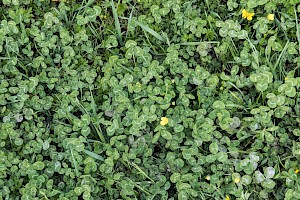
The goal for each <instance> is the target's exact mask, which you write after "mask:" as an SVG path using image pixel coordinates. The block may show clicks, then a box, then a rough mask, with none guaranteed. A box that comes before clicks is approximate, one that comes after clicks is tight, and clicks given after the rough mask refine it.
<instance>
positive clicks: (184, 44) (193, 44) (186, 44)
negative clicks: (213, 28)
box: [179, 41, 220, 46]
mask: <svg viewBox="0 0 300 200" xmlns="http://www.w3.org/2000/svg"><path fill="white" fill-rule="evenodd" d="M200 44H220V42H218V41H208V42H183V43H179V45H182V46H196V45H200Z"/></svg>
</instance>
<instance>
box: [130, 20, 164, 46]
mask: <svg viewBox="0 0 300 200" xmlns="http://www.w3.org/2000/svg"><path fill="white" fill-rule="evenodd" d="M135 23H136V24H137V25H139V26H140V27H141V28H142V29H143V30H144V31H147V32H148V33H150V34H151V35H153V36H154V37H156V38H157V39H158V40H160V41H162V42H165V39H164V38H163V37H162V36H161V35H160V34H158V33H157V32H156V31H154V30H153V29H151V28H150V27H149V26H146V25H144V24H142V23H140V22H138V21H135Z"/></svg>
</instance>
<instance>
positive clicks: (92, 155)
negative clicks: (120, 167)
mask: <svg viewBox="0 0 300 200" xmlns="http://www.w3.org/2000/svg"><path fill="white" fill-rule="evenodd" d="M84 153H86V154H87V155H89V156H91V157H92V158H95V159H96V160H101V161H104V158H103V157H102V156H100V155H99V154H96V153H94V152H91V151H89V150H84Z"/></svg>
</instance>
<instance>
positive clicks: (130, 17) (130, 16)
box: [125, 6, 134, 38]
mask: <svg viewBox="0 0 300 200" xmlns="http://www.w3.org/2000/svg"><path fill="white" fill-rule="evenodd" d="M133 10H134V6H133V7H132V9H131V12H130V15H129V18H128V23H127V30H128V26H129V24H130V23H131V20H132V14H133ZM127 35H128V31H127V32H126V36H125V37H126V38H127Z"/></svg>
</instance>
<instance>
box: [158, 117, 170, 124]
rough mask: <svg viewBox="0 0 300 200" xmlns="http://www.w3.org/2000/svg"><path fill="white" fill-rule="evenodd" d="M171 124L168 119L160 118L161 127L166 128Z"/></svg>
mask: <svg viewBox="0 0 300 200" xmlns="http://www.w3.org/2000/svg"><path fill="white" fill-rule="evenodd" d="M168 123H169V119H168V118H166V117H162V118H160V125H162V126H165V125H167V124H168Z"/></svg>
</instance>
